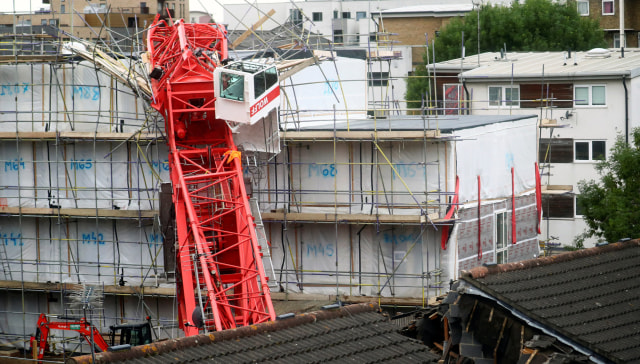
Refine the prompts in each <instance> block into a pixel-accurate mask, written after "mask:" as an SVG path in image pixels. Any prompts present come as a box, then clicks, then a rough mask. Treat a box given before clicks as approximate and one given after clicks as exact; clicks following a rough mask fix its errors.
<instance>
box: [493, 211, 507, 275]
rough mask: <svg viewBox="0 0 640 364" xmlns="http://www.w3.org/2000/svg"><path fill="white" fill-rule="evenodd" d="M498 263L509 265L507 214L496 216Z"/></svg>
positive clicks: (499, 213)
mask: <svg viewBox="0 0 640 364" xmlns="http://www.w3.org/2000/svg"><path fill="white" fill-rule="evenodd" d="M495 222H496V224H495V231H494V232H495V242H496V263H498V264H502V263H507V262H508V258H509V250H508V248H509V223H508V219H507V212H506V211H503V212H498V213H496V214H495Z"/></svg>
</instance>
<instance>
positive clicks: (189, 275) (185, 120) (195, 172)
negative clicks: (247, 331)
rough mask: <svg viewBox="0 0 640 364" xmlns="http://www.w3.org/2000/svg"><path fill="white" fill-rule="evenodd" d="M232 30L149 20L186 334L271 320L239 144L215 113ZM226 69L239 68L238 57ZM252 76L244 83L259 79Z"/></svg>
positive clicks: (181, 318)
mask: <svg viewBox="0 0 640 364" xmlns="http://www.w3.org/2000/svg"><path fill="white" fill-rule="evenodd" d="M226 33H227V31H226V29H225V28H224V26H222V25H219V24H185V23H184V22H183V21H182V20H178V21H175V22H170V23H167V22H166V21H165V20H160V19H159V18H158V17H156V20H155V21H154V23H153V25H152V26H151V27H150V28H149V30H148V50H149V54H150V63H151V67H152V72H151V74H150V76H151V78H152V80H151V81H152V89H153V98H154V99H153V104H152V106H153V107H154V108H155V109H156V110H158V111H159V112H160V113H162V115H163V116H164V118H165V129H166V137H167V144H168V146H169V166H170V171H171V172H170V174H171V181H172V183H173V202H174V205H175V213H176V214H175V215H176V231H177V244H176V245H177V249H176V254H177V263H178V268H177V272H176V273H177V296H178V297H177V298H178V308H179V310H178V311H179V317H178V319H179V324H180V327H181V328H182V329H183V330H184V333H185V335H187V336H191V335H196V334H198V332H199V328H202V327H206V328H207V329H210V330H224V329H230V328H235V327H238V326H245V325H250V324H255V323H260V322H264V321H268V320H275V312H274V309H273V304H272V302H271V295H270V292H269V287H268V285H267V278H266V276H265V273H264V267H263V265H262V260H261V256H262V254H261V252H260V246H259V244H258V240H257V237H256V232H255V223H254V221H253V217H252V215H251V210H250V206H249V203H248V199H247V194H246V191H245V185H244V180H243V175H242V165H241V158H240V152H239V151H238V150H237V148H236V145H235V143H234V141H233V137H232V131H231V129H230V128H229V126H228V124H227V122H226V121H225V120H221V119H218V118H217V117H216V95H215V94H216V93H215V92H214V70H216V68H218V72H217V73H216V74H219V73H220V70H222V69H224V68H222V67H223V65H222V63H223V61H225V60H226V59H227V58H228V56H227V38H226ZM238 69H239V70H240V71H238ZM273 70H275V68H273ZM230 71H231V73H233V74H234V75H235V76H238V73H242V72H241V71H242V67H238V66H237V65H236V67H235V69H233V70H230ZM227 76H228V75H227ZM240 76H243V75H240ZM246 76H247V77H246V82H247V83H245V84H244V85H245V86H247V87H246V88H249V87H250V86H253V82H254V81H255V82H257V81H256V80H254V79H253V78H252V74H246ZM276 77H277V75H276ZM236 78H238V77H236ZM240 78H242V77H240ZM243 79H244V78H243ZM225 81H226V79H225ZM241 81H242V80H241ZM249 81H251V83H248V82H249ZM243 82H244V81H243ZM218 83H220V80H218ZM256 84H257V83H256ZM224 87H225V88H226V87H228V85H227V84H226V82H225V85H224ZM276 87H277V85H276ZM272 89H273V88H272ZM220 90H222V86H220ZM247 91H249V90H247ZM251 91H252V90H251ZM277 92H279V90H278V91H277ZM244 95H249V94H248V93H244ZM237 96H238V95H236V97H237ZM223 97H224V96H223ZM258 97H259V95H258ZM265 97H266V96H265ZM263 98H264V97H263ZM245 99H247V100H249V99H251V100H254V99H256V95H251V97H246V98H245ZM242 100H243V97H242V95H240V99H238V98H236V99H234V100H232V101H231V102H240V101H242ZM259 100H260V99H259ZM262 104H264V101H263V102H262ZM238 105H240V104H238ZM261 108H262V107H261ZM249 114H251V116H252V117H253V116H254V114H256V113H255V112H251V113H250V112H249V109H247V112H246V115H249ZM265 248H266V247H265Z"/></svg>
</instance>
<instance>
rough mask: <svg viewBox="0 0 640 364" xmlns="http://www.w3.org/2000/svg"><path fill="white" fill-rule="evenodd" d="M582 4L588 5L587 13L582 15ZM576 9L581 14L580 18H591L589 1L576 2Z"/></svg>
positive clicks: (580, 0) (579, 0)
mask: <svg viewBox="0 0 640 364" xmlns="http://www.w3.org/2000/svg"><path fill="white" fill-rule="evenodd" d="M580 4H583V5H584V4H586V5H587V13H586V14H585V13H581V12H580ZM576 9H577V10H578V14H580V16H589V1H585V0H578V1H576Z"/></svg>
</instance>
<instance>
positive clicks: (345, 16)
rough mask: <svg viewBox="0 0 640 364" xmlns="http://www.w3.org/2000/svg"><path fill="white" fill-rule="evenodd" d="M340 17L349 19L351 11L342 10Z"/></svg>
mask: <svg viewBox="0 0 640 364" xmlns="http://www.w3.org/2000/svg"><path fill="white" fill-rule="evenodd" d="M342 19H351V12H350V11H343V12H342Z"/></svg>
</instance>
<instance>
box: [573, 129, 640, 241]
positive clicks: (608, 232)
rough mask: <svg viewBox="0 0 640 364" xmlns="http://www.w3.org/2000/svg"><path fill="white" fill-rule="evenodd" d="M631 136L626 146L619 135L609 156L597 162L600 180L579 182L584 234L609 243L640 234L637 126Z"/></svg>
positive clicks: (579, 201) (638, 133)
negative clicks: (585, 227)
mask: <svg viewBox="0 0 640 364" xmlns="http://www.w3.org/2000/svg"><path fill="white" fill-rule="evenodd" d="M632 139H633V145H628V144H627V143H626V142H625V139H624V137H622V136H619V137H618V139H617V140H616V143H615V145H614V146H613V148H612V149H611V151H610V154H611V155H610V156H609V157H608V159H607V160H604V161H601V162H599V163H598V164H597V165H596V170H597V171H598V174H599V175H600V176H601V178H600V181H599V182H596V181H594V180H590V181H580V182H578V188H579V189H580V197H579V198H578V201H577V202H578V207H579V208H581V209H582V215H583V217H584V220H585V222H586V223H587V226H588V230H587V231H586V232H585V234H584V235H585V237H592V236H597V237H603V238H604V239H605V240H606V241H609V242H615V241H618V240H620V239H622V238H638V237H640V128H638V129H634V130H633V132H632Z"/></svg>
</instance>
